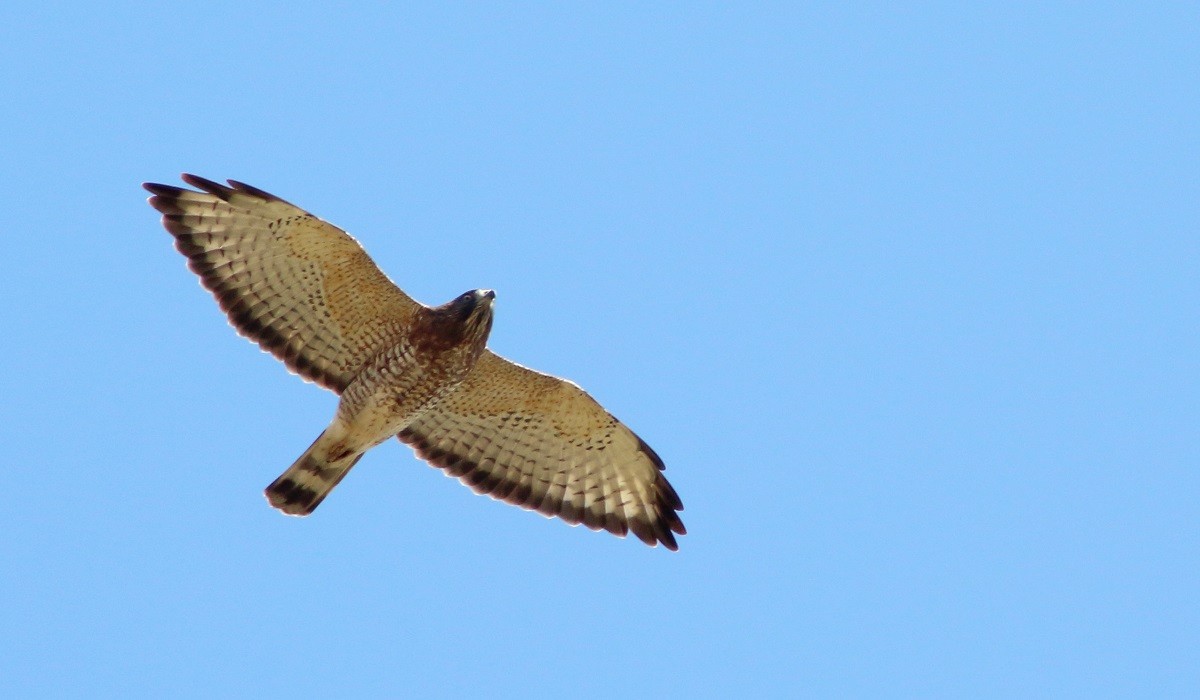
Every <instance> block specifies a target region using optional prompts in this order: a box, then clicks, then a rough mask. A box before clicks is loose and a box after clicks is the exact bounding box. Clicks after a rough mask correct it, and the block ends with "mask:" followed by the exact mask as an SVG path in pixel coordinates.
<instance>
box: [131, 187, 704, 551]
mask: <svg viewBox="0 0 1200 700" xmlns="http://www.w3.org/2000/svg"><path fill="white" fill-rule="evenodd" d="M182 178H183V181H184V182H185V183H187V184H188V185H191V186H192V187H194V188H196V189H195V190H191V189H185V188H181V187H173V186H170V185H162V184H156V183H146V184H144V185H143V187H145V188H146V190H148V191H149V192H150V193H151V195H152V196H151V197H150V199H149V202H150V206H152V207H154V208H155V209H157V210H158V211H159V212H161V213H162V215H163V216H162V224H163V226H164V227H165V228H166V229H167V231H169V232H170V233H171V235H173V236H174V237H175V247H176V248H177V249H178V250H179V252H180V253H183V255H184V256H186V257H187V259H188V267H190V268H191V270H192V271H193V272H195V273H196V274H197V275H199V276H200V281H201V283H202V284H203V285H204V287H206V288H207V289H208V290H209V291H211V292H212V294H213V296H214V297H215V298H216V300H217V303H218V304H220V306H221V309H222V310H223V311H224V312H225V313H226V315H227V316H228V317H229V320H230V322H231V324H232V325H233V326H234V328H236V329H237V331H238V333H240V334H241V335H243V336H245V337H247V338H249V339H250V340H252V341H254V342H256V343H258V344H259V345H260V346H261V347H262V348H263V349H264V350H266V351H268V352H270V353H272V354H273V355H275V357H277V358H279V359H280V360H282V361H283V362H284V363H285V364H286V365H287V366H288V368H289V369H291V370H292V371H293V372H295V373H296V374H298V375H300V376H301V377H302V378H304V379H306V380H308V381H312V382H315V383H317V384H319V385H321V386H323V387H325V388H327V389H330V390H332V391H333V392H335V393H337V394H338V395H339V396H340V397H341V398H340V401H339V403H338V407H337V412H336V413H335V415H334V417H333V421H332V422H331V423H330V424H329V427H328V428H326V429H325V431H324V432H323V433H321V435H320V436H319V437H318V438H317V439H316V441H315V442H313V444H312V446H310V447H309V448H308V450H306V451H305V452H304V454H303V455H301V456H300V458H299V459H297V460H296V462H295V463H294V464H292V466H291V467H289V468H288V469H287V471H285V472H284V473H283V474H282V475H281V476H280V477H279V478H278V479H276V480H275V481H274V482H272V483H271V485H270V486H268V487H267V488H266V496H267V500H268V501H269V502H270V504H271V505H272V506H274V507H275V508H278V509H279V510H281V511H283V512H284V513H287V514H290V515H308V514H309V513H311V512H313V510H314V509H315V508H316V507H317V506H318V505H320V503H321V501H322V500H324V499H325V497H326V496H328V495H329V492H330V491H332V490H333V488H334V487H335V486H337V484H338V482H340V481H341V480H342V479H343V478H345V476H346V474H347V473H349V471H350V468H351V467H353V466H354V465H355V464H356V463H357V462H358V460H359V459H361V458H362V456H363V454H364V453H366V452H367V450H370V449H371V448H372V447H375V446H376V445H378V444H380V443H382V442H383V441H384V440H387V439H388V438H389V437H391V436H393V435H395V436H397V437H398V438H399V439H400V440H401V441H403V442H404V443H406V444H408V445H409V446H411V447H412V448H413V450H414V451H415V452H416V454H417V455H418V456H419V457H421V458H422V459H424V460H425V461H427V462H429V463H430V464H431V465H433V466H435V467H438V468H440V469H442V470H444V471H445V473H446V474H447V475H449V476H453V477H457V478H458V479H459V480H460V481H461V482H462V483H464V484H466V485H467V486H469V487H470V488H472V489H473V490H475V491H476V492H477V493H482V494H488V495H489V496H491V497H492V498H496V499H499V500H503V501H507V502H508V503H512V504H514V505H517V506H521V507H522V508H525V509H529V510H536V511H537V512H539V513H542V514H543V515H545V516H547V517H554V516H557V517H559V518H562V519H563V520H565V521H566V522H568V523H570V524H572V525H576V524H579V523H582V524H583V525H585V526H587V527H588V528H590V529H592V530H601V529H603V530H607V531H609V532H611V533H613V534H615V535H618V536H620V537H624V536H625V535H626V533H628V532H632V533H633V534H634V535H635V536H637V537H638V538H639V539H641V540H642V541H643V542H645V543H646V544H648V545H650V546H655V545H657V544H659V543H661V544H662V545H664V546H665V547H666V548H667V549H671V550H675V549H678V545H677V544H676V541H675V535H683V534H685V532H686V530H685V529H684V526H683V522H682V521H681V520H680V519H679V514H678V512H677V511H680V510H683V504H682V502H681V501H680V500H679V496H678V494H676V493H675V489H674V488H672V486H671V484H670V483H668V482H667V480H666V478H665V477H664V476H663V474H662V470H663V468H664V467H663V462H662V460H661V459H660V458H659V456H658V455H657V454H655V452H654V450H652V449H650V446H649V445H647V444H646V443H645V442H644V441H643V440H642V439H641V438H639V437H638V436H637V435H635V434H634V433H633V432H632V431H631V430H630V429H629V428H627V427H625V425H624V424H623V423H621V422H620V421H619V420H617V419H616V418H614V417H613V416H612V415H611V414H610V413H609V412H608V411H606V410H604V408H603V407H602V406H600V404H599V403H597V402H596V401H595V399H593V398H592V397H591V396H589V395H588V394H587V393H585V392H584V391H583V390H582V389H580V388H579V387H578V386H576V385H575V384H573V383H571V382H569V381H567V380H565V379H560V378H558V377H552V376H549V375H546V374H542V373H540V372H536V371H534V370H531V369H529V368H527V367H522V366H521V365H519V364H516V363H515V362H511V361H509V360H506V359H504V358H503V357H500V356H499V355H497V354H495V353H493V352H492V351H491V350H488V349H487V339H488V333H489V332H490V331H491V328H492V305H493V301H494V299H495V296H496V295H495V293H494V292H492V291H491V290H480V289H477V290H474V291H470V292H466V293H465V294H462V295H461V296H459V297H457V298H455V299H453V300H451V301H448V302H446V303H445V304H442V305H441V306H434V307H429V306H425V305H424V304H421V303H419V302H417V301H415V300H413V299H412V298H411V297H409V296H408V295H407V294H405V293H404V292H403V291H401V290H400V288H399V287H397V286H396V285H395V284H393V283H392V281H391V280H389V279H388V278H387V276H385V275H384V274H383V272H381V271H380V270H379V268H378V267H376V265H375V263H374V262H373V261H372V260H371V258H370V257H368V256H367V253H366V251H365V250H363V248H362V246H360V245H359V244H358V241H356V240H355V239H354V238H352V237H351V236H350V235H349V234H347V233H346V232H345V231H343V230H341V229H340V228H338V227H336V226H334V225H332V224H329V223H327V222H325V221H323V220H321V219H319V218H317V217H316V216H313V215H312V214H310V213H308V212H306V211H304V210H303V209H300V208H299V207H296V206H295V205H292V204H290V203H288V202H285V201H284V200H282V199H280V198H278V197H276V196H274V195H271V194H268V193H267V192H264V191H262V190H260V189H257V188H255V187H251V186H249V185H245V184H242V183H240V182H236V181H233V180H229V181H228V183H229V185H228V186H226V185H222V184H220V183H217V182H213V181H211V180H206V179H204V178H201V177H196V176H195V175H187V174H184V175H183V176H182Z"/></svg>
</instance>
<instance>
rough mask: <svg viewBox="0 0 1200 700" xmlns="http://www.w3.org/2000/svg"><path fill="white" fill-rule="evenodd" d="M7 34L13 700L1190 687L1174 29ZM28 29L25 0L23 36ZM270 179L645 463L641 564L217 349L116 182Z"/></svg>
mask: <svg viewBox="0 0 1200 700" xmlns="http://www.w3.org/2000/svg"><path fill="white" fill-rule="evenodd" d="M10 5H11V6H6V8H5V9H2V10H0V66H3V67H4V69H3V70H0V95H3V99H0V132H2V133H3V138H0V162H3V163H4V164H5V166H6V167H3V168H0V184H2V185H3V187H2V190H0V191H3V193H4V195H3V202H4V211H5V215H6V224H5V226H4V235H5V240H6V251H7V255H6V258H5V259H6V263H5V265H4V270H5V274H4V275H2V276H0V292H2V293H3V296H4V298H5V300H6V301H7V303H6V304H4V305H3V311H0V314H3V315H2V317H0V320H2V321H3V326H4V328H5V329H6V332H7V334H6V341H5V347H7V348H8V349H9V352H10V361H9V363H8V366H7V369H6V370H5V371H4V372H3V373H0V381H3V387H2V388H3V391H0V402H3V415H4V421H3V425H4V428H3V435H4V438H5V439H4V445H5V447H4V452H5V456H4V459H3V462H4V463H5V465H6V466H7V471H6V483H7V487H6V489H5V492H4V493H5V494H6V497H5V498H4V499H3V500H4V505H3V507H2V508H0V526H2V527H3V529H4V530H5V534H4V536H3V537H2V538H0V558H2V559H3V562H4V566H3V573H0V597H2V598H3V600H5V601H6V604H5V606H4V607H5V608H6V611H5V613H4V614H3V615H0V694H2V695H4V696H6V697H17V696H23V697H37V696H44V697H55V696H89V697H102V696H119V697H165V696H178V697H189V696H191V697H222V696H255V697H276V696H295V695H296V694H297V693H320V694H327V695H338V696H372V695H381V696H398V695H405V696H456V695H457V696H463V695H480V694H483V693H488V694H489V695H497V696H524V695H533V696H546V695H559V694H564V693H570V694H577V695H581V696H585V697H587V696H599V695H601V694H603V695H613V696H616V695H625V696H627V695H634V694H637V695H657V696H674V697H686V696H726V697H728V696H732V695H733V694H735V693H737V694H744V693H753V694H755V695H766V696H795V695H801V696H811V697H848V696H849V697H852V696H873V697H879V696H924V697H929V696H956V697H978V696H989V695H995V696H1009V697H1012V696H1031V695H1033V696H1057V697H1063V696H1075V697H1081V696H1087V697H1096V696H1107V695H1113V696H1126V697H1128V696H1158V697H1166V696H1177V697H1182V696H1195V694H1196V693H1197V692H1198V691H1200V670H1198V669H1200V663H1198V660H1197V652H1196V650H1197V649H1198V648H1200V632H1198V630H1200V604H1198V603H1197V598H1196V583H1197V579H1198V577H1200V562H1198V559H1197V556H1198V554H1197V553H1198V552H1200V527H1198V524H1200V506H1198V505H1197V504H1198V502H1200V499H1198V496H1200V476H1198V475H1197V468H1198V467H1200V450H1198V448H1197V440H1196V426H1197V424H1198V421H1200V399H1198V397H1200V367H1198V364H1197V358H1198V357H1200V335H1198V332H1197V320H1198V319H1197V308H1198V302H1200V286H1198V281H1200V278H1198V276H1197V272H1196V269H1197V263H1198V262H1200V243H1198V242H1197V231H1200V206H1198V204H1197V202H1198V201H1200V200H1198V197H1197V195H1198V190H1200V165H1198V164H1200V130H1198V129H1197V124H1200V97H1198V93H1197V85H1200V75H1198V72H1197V66H1200V48H1198V47H1200V42H1197V34H1196V27H1197V26H1200V11H1198V10H1197V8H1196V6H1195V5H1191V4H1183V3H1180V4H1171V3H1156V4H1154V7H1149V6H1135V5H1132V4H1127V3H1126V4H1104V3H1096V4H1087V5H1085V4H1070V5H1067V4H1063V5H1062V6H1060V7H1057V8H1053V9H1046V8H1037V7H1035V6H1033V5H1021V4H1016V3H998V4H991V5H985V4H981V3H971V4H969V5H970V6H969V7H967V5H968V4H966V3H946V4H917V5H909V6H904V7H901V6H897V5H895V4H893V3H885V4H869V5H868V4H859V5H854V6H850V5H846V4H832V3H831V4H828V5H803V6H801V5H798V4H766V3H756V4H754V5H753V6H749V5H747V6H737V7H729V6H721V5H715V4H700V3H695V4H688V5H683V6H681V5H667V4H656V5H646V4H618V3H603V4H599V3H595V4H587V5H584V4H565V5H551V4H535V5H527V4H522V5H514V4H507V5H505V6H504V7H490V8H488V7H482V6H480V5H475V4H464V5H454V6H448V7H447V6H441V5H438V6H435V5H433V4H429V5H419V4H414V5H410V6H408V7H407V8H399V7H394V6H390V5H383V4H372V5H370V6H366V7H364V6H359V7H354V8H347V7H334V6H331V5H326V4H321V5H311V6H310V5H304V4H299V5H297V4H278V5H258V6H248V5H245V4H242V3H228V2H213V3H205V4H202V5H187V6H184V5H173V4H169V3H168V4H162V3H159V4H145V5H131V4H125V3H112V4H108V5H106V9H103V10H101V9H96V8H97V6H95V5H93V4H84V3H69V2H68V3H57V4H50V3H44V4H42V6H39V7H38V8H37V9H32V8H31V5H32V4H31V3H26V4H10ZM18 5H28V6H18ZM181 171H188V172H195V173H198V174H200V175H204V176H206V177H210V178H214V179H220V178H227V177H231V178H235V179H239V180H242V181H245V182H248V183H251V184H254V185H257V186H259V187H261V188H263V189H266V190H268V191H271V192H274V193H276V194H278V195H280V196H282V197H284V198H286V199H289V200H291V201H293V202H295V203H297V204H299V205H300V206H303V207H305V208H307V209H309V210H310V211H313V212H314V213H316V214H318V215H320V216H322V217H323V218H326V219H328V220H330V221H332V222H334V223H336V224H338V225H340V226H342V227H344V228H346V229H347V230H349V231H350V232H351V233H353V234H354V235H355V236H356V237H358V238H359V240H360V241H361V242H362V243H363V245H364V246H365V247H366V248H367V250H368V251H369V252H370V253H371V254H372V256H373V257H374V258H375V260H376V261H377V262H378V263H379V264H380V266H381V267H382V268H383V269H384V270H385V271H386V272H387V273H388V274H389V275H390V276H391V277H392V278H393V279H394V280H395V281H396V282H397V283H398V284H400V285H401V286H402V287H404V288H405V289H406V290H407V291H408V292H409V293H411V294H412V295H413V296H415V297H417V298H418V299H420V300H422V301H425V302H429V303H440V302H441V301H444V300H447V299H449V298H451V297H452V296H454V295H456V294H458V293H461V292H462V291H464V290H467V289H472V288H476V287H490V288H494V289H496V290H497V293H498V306H497V319H496V324H495V328H494V331H493V333H492V342H491V346H492V347H493V348H494V349H495V350H497V351H498V352H500V353H501V354H504V355H506V356H508V357H512V358H514V359H516V360H518V361H520V362H522V363H524V364H528V365H530V366H533V367H536V368H538V369H541V370H544V371H547V372H552V373H555V374H559V375H562V376H566V377H569V378H571V379H573V380H575V381H577V382H578V383H580V384H581V385H583V386H584V387H585V388H587V389H588V390H589V391H590V392H591V393H592V394H594V395H595V396H596V397H597V398H598V399H599V400H601V401H602V402H603V403H604V404H605V405H606V406H607V407H608V408H609V409H610V410H612V411H613V412H614V413H615V414H617V415H618V416H619V417H621V418H622V419H623V420H625V421H626V422H627V423H628V424H629V425H631V426H632V427H633V428H634V429H635V430H636V431H638V432H639V433H640V434H641V435H642V436H643V437H644V438H645V439H646V440H647V442H649V443H650V444H651V445H653V446H654V448H655V449H656V450H657V451H658V452H659V453H660V454H661V455H662V456H663V458H664V460H665V461H666V463H667V466H668V471H667V475H668V476H669V478H670V479H671V481H672V483H674V485H675V486H676V488H677V489H678V491H679V493H680V494H681V496H682V498H683V501H684V503H685V505H686V510H685V511H684V513H683V516H684V521H685V522H686V523H687V526H688V529H689V533H690V534H688V535H687V536H686V537H684V538H682V540H681V542H680V545H681V551H680V552H678V553H675V554H672V553H669V552H666V551H664V550H662V549H661V548H660V549H653V550H652V549H649V548H646V547H644V546H642V545H641V544H639V543H638V542H636V541H634V540H619V539H616V538H613V537H610V536H608V535H605V534H603V533H592V532H589V531H587V530H584V529H581V528H569V527H566V526H565V525H563V524H562V523H560V522H557V521H550V520H545V519H543V518H541V517H539V516H537V515H534V514H531V513H528V512H525V511H521V510H519V509H516V508H512V507H510V506H505V505H502V504H499V503H496V502H493V501H491V500H489V499H487V498H482V497H478V496H475V495H473V494H472V493H471V492H470V491H469V490H467V489H466V488H464V487H462V486H461V485H459V484H458V483H457V482H455V481H453V480H451V479H446V478H444V477H443V476H441V475H440V473H439V472H437V471H436V470H433V469H430V468H428V467H427V466H425V465H424V464H423V463H421V462H418V461H417V460H415V459H414V457H413V456H412V453H411V451H410V450H409V449H408V448H406V447H404V446H402V445H400V444H399V443H396V442H390V443H387V444H385V445H383V446H381V447H380V448H378V449H376V450H375V451H373V452H372V453H370V454H369V455H368V456H367V457H366V458H365V459H364V460H363V461H362V462H361V463H360V465H359V466H358V467H357V468H356V469H355V471H354V472H353V474H351V476H350V477H349V478H347V480H346V481H345V482H343V484H342V485H341V486H340V487H339V488H338V490H337V491H336V492H335V493H334V494H333V496H331V497H330V499H329V500H328V501H326V503H325V504H324V505H323V506H322V507H321V509H320V510H319V511H317V513H316V514H315V515H314V516H313V517H311V518H308V519H304V520H300V519H295V518H286V517H283V516H280V515H279V514H278V513H276V512H275V511H273V510H272V509H271V508H269V507H268V506H267V504H266V502H265V501H264V499H263V498H262V496H261V489H262V488H263V487H264V486H265V485H266V484H267V483H269V482H270V481H271V480H272V479H273V478H274V477H275V476H276V475H277V474H278V473H279V472H280V471H282V470H283V469H284V468H285V467H287V466H288V465H289V464H290V463H291V462H292V460H293V459H295V458H296V456H297V455H299V454H300V452H301V451H303V450H304V448H305V447H306V446H307V445H308V444H309V443H310V442H311V441H312V439H313V438H314V437H315V436H316V435H317V434H318V433H319V432H320V430H321V429H322V428H323V427H324V426H325V425H326V424H327V422H328V421H329V419H330V417H331V415H332V412H333V410H334V407H335V405H336V399H335V397H334V396H333V395H331V394H329V393H328V392H324V391H322V390H320V389H318V388H316V387H315V386H313V385H309V384H305V383H303V382H301V381H300V380H298V379H297V378H296V377H294V376H292V375H290V374H288V373H287V371H285V370H284V368H283V367H282V365H280V364H279V363H278V362H276V361H275V360H274V359H273V358H271V357H270V356H269V355H266V354H263V353H261V352H259V351H258V350H257V349H256V348H255V347H254V346H252V345H251V344H249V343H247V342H246V341H245V340H243V339H241V338H239V337H238V336H237V335H236V334H235V333H234V332H233V331H232V329H230V328H229V327H228V326H227V324H226V323H225V321H224V319H223V317H222V316H221V314H220V313H219V312H218V310H217V308H216V305H215V304H214V303H213V301H212V300H211V298H210V297H209V296H208V295H207V294H206V293H204V292H203V291H202V290H201V288H200V287H199V285H198V284H197V281H196V280H195V278H194V277H193V276H192V274H191V273H190V272H188V271H187V270H186V268H185V266H184V262H183V259H182V257H181V256H179V255H178V253H176V252H175V251H174V250H173V249H172V247H171V242H170V240H169V237H168V236H167V234H166V233H164V232H163V231H162V229H161V228H160V227H159V224H158V222H157V218H158V217H157V215H156V213H155V212H153V211H152V210H151V209H150V208H149V207H148V206H146V204H145V196H146V194H145V193H144V192H143V191H142V190H141V189H140V187H139V184H140V183H141V182H143V181H146V180H151V181H159V182H175V181H176V180H177V176H178V173H180V172H181Z"/></svg>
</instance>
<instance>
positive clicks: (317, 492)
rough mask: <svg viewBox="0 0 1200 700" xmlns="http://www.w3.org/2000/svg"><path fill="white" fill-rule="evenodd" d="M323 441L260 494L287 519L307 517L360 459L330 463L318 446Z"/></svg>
mask: <svg viewBox="0 0 1200 700" xmlns="http://www.w3.org/2000/svg"><path fill="white" fill-rule="evenodd" d="M323 437H325V434H324V433H322V434H321V437H319V438H317V440H316V442H314V443H313V444H312V445H311V446H310V447H309V448H308V449H307V450H305V452H304V454H302V455H300V459H297V460H296V462H295V464H293V465H292V466H290V467H288V468H287V471H285V472H284V473H283V474H281V475H279V478H278V479H276V480H275V481H273V482H271V485H270V486H268V487H267V488H266V491H264V493H265V494H266V496H267V500H268V501H270V503H271V505H272V506H274V507H275V508H278V509H279V510H281V511H283V512H284V513H287V514H288V515H308V514H309V513H311V512H313V511H314V510H316V508H317V506H319V505H321V501H323V500H325V497H326V496H328V495H329V492H330V491H332V490H333V487H335V486H337V485H338V482H340V481H341V480H342V479H343V478H345V476H346V474H348V473H349V472H350V468H351V467H353V466H354V465H355V464H358V460H360V459H362V453H359V454H347V455H343V456H341V457H339V458H332V459H331V458H330V456H329V452H330V450H328V449H327V446H325V445H323V444H322V440H321V438H323ZM318 446H320V447H321V449H319V448H318ZM321 455H324V456H321Z"/></svg>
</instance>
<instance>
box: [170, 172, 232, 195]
mask: <svg viewBox="0 0 1200 700" xmlns="http://www.w3.org/2000/svg"><path fill="white" fill-rule="evenodd" d="M179 179H181V180H183V181H184V182H186V183H187V184H189V185H191V186H192V187H195V188H196V189H199V190H201V191H204V192H207V193H209V194H211V195H215V196H217V197H219V198H221V199H223V200H226V201H228V200H229V196H230V195H232V194H233V192H234V191H233V190H232V189H231V188H229V187H226V186H225V185H222V184H221V183H219V182H213V181H212V180H209V179H207V178H203V177H200V176H199V175H192V174H191V173H182V174H181V175H180V176H179Z"/></svg>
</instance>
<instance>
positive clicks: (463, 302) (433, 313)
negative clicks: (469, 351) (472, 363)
mask: <svg viewBox="0 0 1200 700" xmlns="http://www.w3.org/2000/svg"><path fill="white" fill-rule="evenodd" d="M495 298H496V294H495V292H493V291H491V290H490V289H489V290H475V291H472V292H467V293H466V294H462V295H460V296H458V297H457V298H455V299H453V300H452V301H448V302H446V303H445V304H442V305H441V306H437V307H434V308H432V309H430V310H429V311H428V314H427V315H426V317H425V319H424V322H423V323H421V322H418V327H417V328H416V329H414V337H415V338H417V339H419V345H420V346H422V347H424V348H427V349H429V350H433V351H440V350H447V349H449V348H452V347H455V346H462V345H466V346H472V348H473V349H475V350H477V351H482V350H483V348H484V346H485V345H487V337H488V334H489V333H490V332H491V330H492V300H493V299H495Z"/></svg>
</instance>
